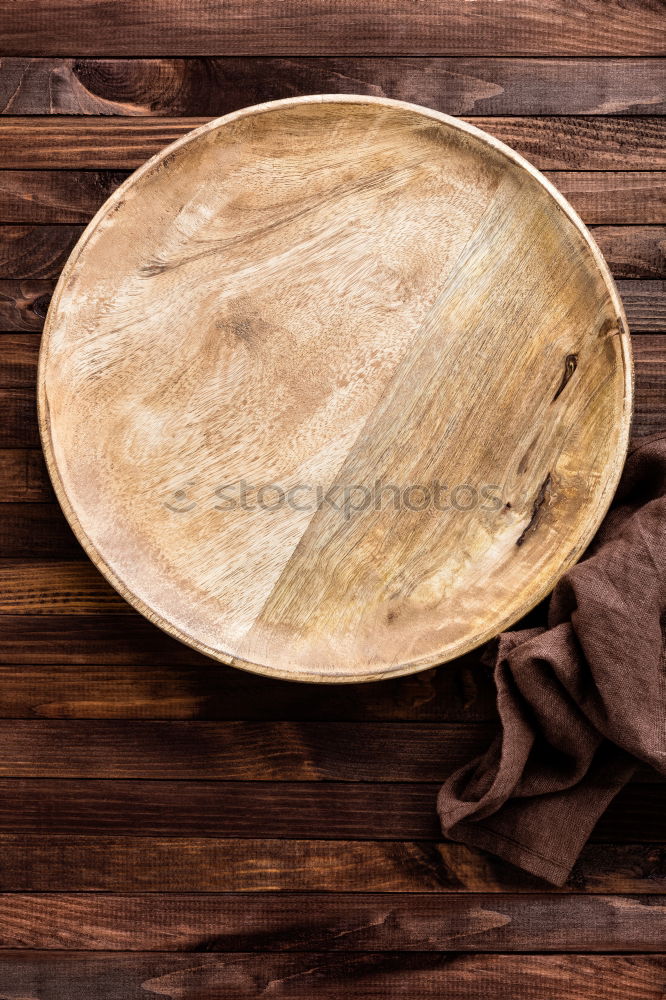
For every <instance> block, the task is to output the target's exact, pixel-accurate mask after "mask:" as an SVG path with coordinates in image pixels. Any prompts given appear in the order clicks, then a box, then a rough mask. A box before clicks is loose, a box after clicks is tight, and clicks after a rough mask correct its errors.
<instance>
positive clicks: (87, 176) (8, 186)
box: [0, 77, 128, 225]
mask: <svg viewBox="0 0 666 1000" xmlns="http://www.w3.org/2000/svg"><path fill="white" fill-rule="evenodd" d="M0 79H1V77H0ZM127 176H128V173H127V171H112V170H0V222H3V223H13V224H16V223H26V222H28V223H70V224H71V223H82V224H84V225H85V224H87V223H88V222H90V219H91V218H92V217H93V215H94V214H95V212H96V211H97V209H98V208H99V207H100V206H101V205H102V204H103V203H104V202H105V201H106V199H107V198H108V197H109V196H110V195H111V194H112V193H113V192H114V191H115V189H116V188H117V187H118V186H119V185H120V184H121V183H122V182H123V181H124V180H125V179H126V177H127Z"/></svg>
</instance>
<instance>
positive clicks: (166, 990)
mask: <svg viewBox="0 0 666 1000" xmlns="http://www.w3.org/2000/svg"><path fill="white" fill-rule="evenodd" d="M665 972H666V956H659V955H640V956H636V955H574V954H572V955H483V954H482V955H474V954H464V953H461V954H456V953H449V952H444V953H441V952H436V951H427V952H402V953H400V952H390V953H387V952H380V953H374V954H369V953H367V952H357V953H354V954H345V955H341V954H330V953H325V952H324V953H321V952H319V953H316V954H313V953H308V952H305V953H303V952H301V953H298V954H290V955H279V954H275V955H274V954H263V955H251V954H250V955H242V954H235V955H220V954H215V953H212V954H206V953H205V952H204V953H202V952H199V953H197V954H196V955H191V954H189V955H182V954H181V955H179V954H166V953H159V954H156V953H148V954H145V953H144V954H141V953H133V954H132V953H130V954H118V953H107V954H102V953H94V954H89V953H86V952H58V953H53V952H43V951H42V952H40V951H7V952H3V953H2V955H1V956H0V981H2V984H3V990H4V994H5V996H6V997H7V998H8V1000H20V998H24V997H30V998H31V1000H63V997H67V1000H90V998H91V997H96V998H103V1000H145V998H146V997H147V996H151V995H158V996H160V997H162V996H166V997H173V998H178V1000H213V998H215V1000H218V998H220V1000H221V998H225V1000H226V998H227V997H233V998H234V1000H259V998H265V997H266V996H267V995H270V996H271V997H275V998H276V1000H312V998H313V997H315V996H316V997H317V1000H342V998H344V1000H348V998H349V997H353V998H354V1000H393V998H398V997H401V998H402V997H404V998H409V1000H411V998H415V997H418V998H419V1000H441V998H442V997H446V1000H482V998H484V997H492V998H493V1000H516V998H517V997H521V998H522V997H538V998H539V1000H620V998H622V1000H663V983H664V974H665ZM267 991H269V992H267Z"/></svg>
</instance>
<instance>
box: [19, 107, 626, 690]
mask: <svg viewBox="0 0 666 1000" xmlns="http://www.w3.org/2000/svg"><path fill="white" fill-rule="evenodd" d="M631 380H632V375H631V357H630V348H629V339H628V332H627V328H626V323H625V319H624V315H623V311H622V306H621V303H620V301H619V298H618V295H617V293H616V291H615V288H614V285H613V282H612V280H611V278H610V275H609V273H608V269H607V267H606V265H605V263H604V261H603V258H602V257H601V254H600V253H599V251H598V249H597V248H596V246H595V245H594V243H593V242H592V240H591V238H590V236H589V234H588V232H587V230H586V229H585V227H584V226H583V224H582V223H581V221H580V219H579V218H578V217H577V216H576V214H575V213H574V212H573V210H572V209H571V208H570V207H569V205H568V204H567V203H566V202H565V201H564V199H563V198H562V197H561V196H560V195H559V194H558V192H557V191H556V190H555V189H554V188H553V187H552V185H551V184H549V182H548V181H547V180H545V179H544V178H543V177H542V176H541V175H540V174H539V173H538V172H537V171H536V170H534V169H533V168H532V167H531V166H530V165H529V164H528V163H527V162H526V161H525V160H523V159H522V158H521V157H520V156H518V155H517V154H516V153H514V152H512V151H511V150H510V149H508V148H507V147H506V146H504V145H503V144H502V143H500V142H497V141H496V140H495V139H493V138H491V137H490V136H488V135H486V134H484V133H483V132H480V131H479V130H478V129H475V128H473V127H472V126H470V125H467V124H465V123H463V122H460V121H456V120H454V119H452V118H449V117H447V116H446V115H442V114H439V113H437V112H434V111H429V110H427V109H425V108H420V107H417V106H414V105H409V104H403V103H401V102H398V101H390V100H384V99H373V98H368V97H355V96H331V97H328V96H323V97H322V96H317V97H307V98H299V99H294V100H284V101H276V102H273V103H270V104H264V105H260V106H257V107H253V108H247V109H245V110H243V111H239V112H236V113H234V114H230V115H227V116H226V117H224V118H220V119H219V120H218V121H213V122H211V123H210V124H208V125H205V126H204V127H203V128H200V129H197V130H196V131H195V132H192V133H191V134H190V135H188V136H186V137H185V138H184V139H181V140H180V141H178V142H176V143H174V144H173V145H172V146H169V147H168V148H167V149H165V150H164V152H162V153H160V154H159V155H158V156H156V157H154V158H153V159H152V160H150V161H149V162H148V163H146V164H145V166H143V167H142V168H141V169H140V170H138V171H137V172H136V173H135V174H134V175H133V176H132V177H130V178H129V180H128V181H126V182H125V183H124V184H123V185H122V186H121V187H120V188H119V189H118V191H117V192H116V193H115V194H114V195H113V197H111V198H110V199H109V201H108V202H107V203H106V204H105V205H104V207H103V208H102V209H101V210H100V211H99V212H98V213H97V215H96V216H95V218H94V219H93V221H92V222H91V223H90V225H89V226H88V228H87V229H86V231H85V233H84V235H83V236H82V238H81V240H80V242H79V244H78V246H77V247H76V249H75V251H74V253H73V254H72V256H71V258H70V260H69V262H68V264H67V266H66V268H65V270H64V272H63V275H62V277H61V279H60V282H59V284H58V287H57V290H56V294H55V297H54V299H53V303H52V305H51V309H50V311H49V315H48V319H47V323H46V330H45V334H44V341H43V347H42V354H41V359H40V380H39V381H40V385H39V410H40V424H41V430H42V437H43V442H44V448H45V452H46V457H47V461H48V466H49V470H50V473H51V476H52V478H53V481H54V485H55V489H56V492H57V494H58V497H59V499H60V502H61V504H62V506H63V508H64V510H65V513H66V514H67V517H68V518H69V520H70V522H71V524H72V526H73V528H74V530H75V532H76V534H77V535H78V537H79V539H80V540H81V542H82V543H83V545H84V547H85V548H86V550H87V552H88V553H89V555H90V557H91V559H92V560H93V561H94V563H95V564H96V565H97V566H98V567H99V568H100V569H101V570H102V572H103V573H104V574H105V575H106V577H107V578H108V579H109V580H110V581H111V583H112V584H113V585H114V586H115V587H116V588H117V589H118V590H119V591H120V592H121V594H123V595H124V596H125V597H126V598H127V600H128V601H130V602H131V603H132V604H133V605H135V606H136V607H137V608H138V609H139V610H140V611H142V612H143V613H144V614H145V615H146V616H147V617H148V618H150V619H151V620H152V621H154V622H156V623H157V624H158V625H160V626H161V627H162V628H164V629H165V630H166V631H168V632H170V633H171V634H172V635H175V636H177V637H178V638H180V639H182V640H183V641H184V642H186V643H189V644H190V645H191V646H194V647H195V648H196V649H199V650H202V651H203V652H204V653H207V654H208V655H210V656H213V657H216V658H218V659H220V660H222V661H224V662H226V663H231V664H234V665H236V666H240V667H245V668H247V669H250V670H256V671H258V672H260V673H265V674H272V675H276V676H279V677H287V678H294V679H300V680H310V681H312V680H317V681H358V680H371V679H375V678H381V677H387V676H392V675H396V674H403V673H409V672H411V671H416V670H420V669H422V668H424V667H427V666H431V665H433V664H437V663H441V662H443V661H445V660H448V659H450V658H452V657H455V656H457V655H459V654H461V653H463V652H465V651H466V650H469V649H470V648H472V647H474V646H476V645H478V644H479V643H481V642H482V641H484V640H486V639H487V638H489V637H490V636H492V635H494V634H496V633H497V632H499V631H500V630H502V629H503V628H505V627H507V626H508V625H510V624H511V623H513V622H514V621H515V620H516V619H517V618H519V617H520V616H521V615H522V614H523V613H524V612H526V611H527V610H529V608H530V607H532V606H533V605H534V604H535V603H536V602H537V601H539V600H540V599H541V598H542V597H544V596H545V595H546V594H547V593H548V591H549V590H550V589H551V588H552V587H553V585H554V583H555V582H556V580H557V579H558V577H559V576H560V575H561V574H562V572H563V571H564V570H565V569H566V568H567V567H569V566H570V565H571V564H572V563H573V562H574V561H575V560H576V558H577V557H578V556H579V555H580V554H581V553H582V551H583V550H584V548H585V546H586V545H587V544H588V542H589V541H590V539H591V537H592V535H593V533H594V531H595V529H596V527H597V526H598V524H599V522H600V520H601V518H602V516H603V514H604V513H605V511H606V508H607V506H608V504H609V502H610V499H611V497H612V494H613V491H614V489H615V486H616V484H617V480H618V476H619V473H620V470H621V466H622V463H623V460H624V456H625V451H626V445H627V437H628V431H629V424H630V413H631V394H632V387H631Z"/></svg>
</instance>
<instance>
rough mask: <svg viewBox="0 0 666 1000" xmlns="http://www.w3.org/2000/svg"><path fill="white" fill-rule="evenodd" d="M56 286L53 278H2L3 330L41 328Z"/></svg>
mask: <svg viewBox="0 0 666 1000" xmlns="http://www.w3.org/2000/svg"><path fill="white" fill-rule="evenodd" d="M54 287H55V281H53V279H51V280H48V281H44V280H39V279H38V280H35V279H28V280H26V281H13V280H3V279H0V327H2V329H3V330H41V329H42V327H43V325H44V320H45V318H46V313H47V311H48V308H49V303H50V302H51V296H52V295H53V289H54Z"/></svg>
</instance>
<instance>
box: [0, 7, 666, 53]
mask: <svg viewBox="0 0 666 1000" xmlns="http://www.w3.org/2000/svg"><path fill="white" fill-rule="evenodd" d="M660 14H661V7H660V4H659V3H658V2H657V0H628V2H626V0H625V2H620V0H605V2H602V0H575V2H566V0H538V2H537V0H515V2H514V3H512V4H511V7H510V8H508V10H507V8H506V7H505V6H504V5H502V6H501V7H499V8H498V5H497V3H495V2H493V0H478V2H476V3H475V4H474V7H473V9H471V10H470V9H469V8H468V7H467V5H461V4H459V3H457V2H456V0H444V2H435V0H425V2H422V3H419V4H418V5H417V6H415V5H414V4H413V3H412V2H410V0H391V2H390V3H384V2H380V0H365V2H364V3H363V4H361V5H359V4H358V3H353V2H352V0H340V2H338V3H336V4H334V5H331V4H321V3H318V2H317V0H304V2H302V3H300V4H299V5H298V6H297V7H295V6H292V5H286V6H285V5H276V4H274V3H272V2H271V0H254V2H252V3H245V2H242V0H228V2H227V3H225V4H224V6H220V5H219V4H217V3H215V2H213V0H190V2H188V3H186V4H185V3H174V2H173V0H116V2H113V0H102V2H100V0H79V2H78V3H76V4H75V5H72V4H71V3H69V2H68V0H33V2H32V3H31V4H30V7H29V8H28V9H27V10H19V9H17V7H16V5H15V4H14V3H12V2H11V0H3V2H2V3H1V4H0V23H2V51H3V53H4V54H5V55H29V56H87V55H92V56H153V55H156V56H164V55H169V56H186V55H194V56H200V55H225V56H266V55H289V56H293V55H319V54H321V55H337V54H340V55H346V56H349V55H375V54H380V55H394V54H395V55H473V56H478V55H502V56H559V55H563V56H577V55H584V56H600V55H601V56H606V55H608V56H613V55H622V56H645V55H648V56H650V55H657V56H663V46H662V44H661V39H660V29H661V28H662V27H663V24H662V21H661V17H660Z"/></svg>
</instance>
